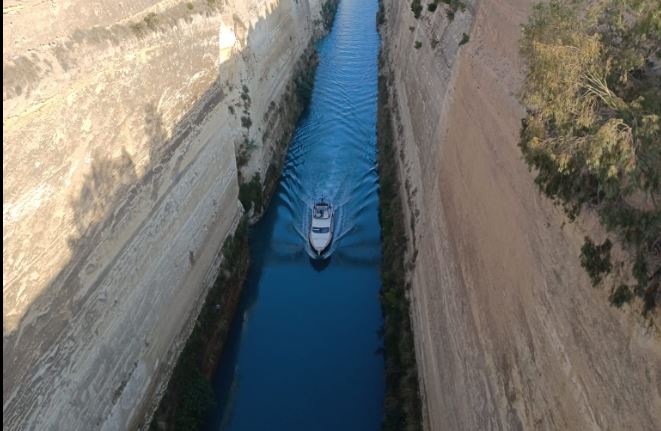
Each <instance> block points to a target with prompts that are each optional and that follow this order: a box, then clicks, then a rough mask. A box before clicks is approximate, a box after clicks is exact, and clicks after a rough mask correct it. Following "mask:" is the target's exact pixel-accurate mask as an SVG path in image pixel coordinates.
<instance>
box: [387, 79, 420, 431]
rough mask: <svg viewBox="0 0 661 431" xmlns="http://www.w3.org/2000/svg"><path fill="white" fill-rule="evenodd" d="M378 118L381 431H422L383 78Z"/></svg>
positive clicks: (403, 242)
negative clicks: (383, 386) (382, 376)
mask: <svg viewBox="0 0 661 431" xmlns="http://www.w3.org/2000/svg"><path fill="white" fill-rule="evenodd" d="M378 85H379V97H378V100H379V105H378V115H377V142H378V169H379V186H380V188H379V220H380V222H381V245H382V258H381V259H382V260H381V308H382V309H383V316H384V323H383V343H384V353H385V361H386V396H385V402H384V420H383V430H385V431H399V430H409V431H415V430H420V429H422V420H421V401H420V393H419V388H418V373H417V365H416V358H415V349H414V344H413V330H412V328H411V319H410V315H409V300H408V297H407V288H408V286H407V284H406V278H405V274H406V267H405V264H404V259H405V256H406V247H407V240H406V233H405V227H404V214H403V208H402V198H401V196H400V194H399V189H400V182H399V172H398V167H397V149H396V147H395V135H394V132H393V126H392V118H391V115H390V106H389V104H388V84H387V78H386V77H385V76H383V75H379V84H378Z"/></svg>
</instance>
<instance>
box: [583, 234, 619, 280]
mask: <svg viewBox="0 0 661 431" xmlns="http://www.w3.org/2000/svg"><path fill="white" fill-rule="evenodd" d="M612 245H613V244H612V243H611V241H610V240H609V239H606V240H605V241H604V242H603V243H602V244H600V245H595V244H594V243H593V242H592V240H591V239H590V238H588V237H587V236H586V237H585V243H584V244H583V247H581V266H582V267H583V268H585V270H586V271H587V272H588V275H589V276H590V279H591V280H592V285H593V286H596V285H597V284H599V283H600V282H601V279H602V276H603V275H604V274H608V273H610V271H611V269H612V265H611V247H612Z"/></svg>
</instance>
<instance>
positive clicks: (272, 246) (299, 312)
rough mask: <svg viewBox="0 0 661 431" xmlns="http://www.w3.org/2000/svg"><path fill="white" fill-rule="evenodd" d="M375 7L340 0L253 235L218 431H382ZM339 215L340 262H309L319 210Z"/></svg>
mask: <svg viewBox="0 0 661 431" xmlns="http://www.w3.org/2000/svg"><path fill="white" fill-rule="evenodd" d="M377 7H378V5H377V0H341V1H340V4H339V9H338V12H337V15H336V18H335V23H334V25H333V29H332V31H331V33H330V34H329V35H328V36H327V37H325V38H324V39H323V40H321V41H320V42H319V44H318V52H319V60H320V62H319V67H318V69H317V74H316V78H315V85H314V91H313V95H312V99H311V102H310V105H309V107H308V109H307V111H306V112H305V113H304V115H303V117H302V118H301V119H300V121H299V123H298V126H297V129H296V132H295V135H294V138H293V141H292V143H291V146H290V148H289V153H288V156H287V160H286V162H285V167H284V171H283V175H282V179H281V182H280V185H279V187H278V190H277V192H276V195H275V196H274V198H273V200H272V201H271V205H270V207H269V209H268V211H267V212H266V214H265V216H264V218H263V220H262V221H260V222H259V223H258V224H257V225H256V226H255V227H254V228H253V229H252V232H251V234H250V245H251V249H252V266H251V270H250V273H249V275H248V281H247V283H246V286H245V290H244V295H243V298H242V301H241V304H240V305H239V309H238V311H237V316H236V318H235V320H234V322H233V324H232V329H231V333H230V337H229V339H228V342H227V344H226V347H225V351H224V353H223V356H222V358H221V362H220V366H219V368H218V370H217V371H216V375H215V379H214V390H215V391H216V393H217V396H218V399H219V405H218V407H217V409H216V410H215V411H214V412H213V414H212V417H211V418H210V420H209V424H208V426H207V429H208V430H213V431H219V430H223V431H230V430H232V431H253V430H255V431H256V430H260V431H266V430H287V431H296V430H301V431H303V430H305V431H308V430H318V431H322V430H333V431H336V430H361V431H367V430H378V429H379V428H380V424H381V418H382V413H383V394H384V363H383V357H382V355H381V354H380V353H379V351H380V348H381V347H382V340H381V338H380V336H379V330H380V328H381V325H382V320H383V319H382V315H381V309H380V304H379V296H378V294H379V289H380V278H379V264H380V253H381V250H380V244H379V236H380V227H379V221H378V213H377V211H378V195H377V191H378V190H377V189H378V183H377V181H378V178H377V172H376V103H377V73H378V70H377V55H378V49H379V36H378V34H377V31H376V12H377ZM319 197H325V198H326V199H327V200H328V201H330V202H331V203H333V204H334V206H335V208H336V211H337V212H338V218H337V221H336V232H335V240H334V244H333V248H332V254H331V257H330V259H329V260H327V261H325V264H324V265H316V264H315V265H313V264H312V261H311V259H310V257H309V256H308V250H309V248H308V245H307V225H308V222H309V220H308V218H309V212H310V206H311V205H312V202H313V201H314V200H315V199H316V198H319Z"/></svg>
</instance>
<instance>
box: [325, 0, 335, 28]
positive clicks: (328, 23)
mask: <svg viewBox="0 0 661 431" xmlns="http://www.w3.org/2000/svg"><path fill="white" fill-rule="evenodd" d="M338 5H339V0H326V1H325V2H324V4H323V5H322V6H321V19H322V20H323V22H324V28H325V29H326V30H327V31H330V29H331V28H332V27H333V20H334V19H335V14H336V13H337V6H338Z"/></svg>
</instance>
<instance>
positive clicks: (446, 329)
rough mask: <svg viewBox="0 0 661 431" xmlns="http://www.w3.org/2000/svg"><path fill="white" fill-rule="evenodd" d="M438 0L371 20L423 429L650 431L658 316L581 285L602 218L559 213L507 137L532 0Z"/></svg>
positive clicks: (654, 422)
mask: <svg viewBox="0 0 661 431" xmlns="http://www.w3.org/2000/svg"><path fill="white" fill-rule="evenodd" d="M413 3H415V2H413ZM425 3H426V2H425ZM450 3H451V4H450V5H446V4H445V3H443V2H438V7H437V9H436V11H434V12H432V11H429V10H428V8H427V5H426V4H422V8H421V12H420V17H419V18H417V19H416V18H415V17H414V13H413V12H412V2H411V1H409V0H384V1H383V6H384V13H383V14H382V17H381V18H380V19H381V20H383V21H384V22H383V24H382V26H381V33H382V36H383V47H382V49H383V53H384V56H385V59H384V61H383V62H382V65H381V73H382V74H383V75H384V77H385V80H386V81H387V83H388V91H387V92H388V95H389V103H390V106H392V112H391V118H392V130H393V135H394V141H395V145H396V147H397V151H396V154H397V159H398V164H399V174H400V177H401V187H400V194H401V196H402V200H403V202H404V207H405V208H404V211H403V212H404V216H403V217H404V219H405V223H404V226H405V227H406V231H407V236H408V248H407V253H406V259H407V262H406V266H407V267H408V268H410V270H409V272H408V275H407V277H408V281H409V282H410V285H411V290H410V300H411V310H410V311H411V320H412V326H413V330H414V335H415V350H416V357H417V367H418V375H419V383H420V393H421V398H422V404H423V408H422V416H423V422H424V427H425V428H426V429H429V430H442V429H645V430H653V429H658V428H659V426H661V394H660V386H659V382H660V381H661V375H660V373H661V342H660V338H659V331H658V324H657V323H654V321H653V320H652V321H651V322H650V321H649V320H644V319H643V318H642V317H640V316H639V313H637V312H634V313H628V312H626V310H625V311H623V310H619V309H616V308H614V307H611V306H609V305H608V300H607V296H608V292H607V291H606V290H599V289H593V288H592V287H591V284H590V280H589V278H588V277H587V275H586V273H585V271H584V270H583V268H581V267H580V264H579V261H580V260H579V253H580V247H581V245H582V243H583V237H584V235H585V233H586V232H590V233H592V234H594V232H596V231H597V230H598V226H597V225H596V223H593V222H591V221H590V220H579V221H577V222H576V223H568V222H567V220H566V218H565V216H564V214H563V213H562V210H561V209H558V208H556V207H554V205H553V204H552V202H550V201H549V200H548V199H546V198H544V197H542V196H541V195H540V193H539V191H538V189H537V188H536V186H535V184H534V182H533V174H531V173H530V172H529V171H528V168H527V166H526V165H525V164H524V162H523V161H522V160H521V154H520V151H519V148H518V147H517V143H518V139H519V130H520V126H521V119H522V118H523V116H524V114H525V111H524V108H523V107H522V106H521V104H520V103H519V99H518V97H517V95H518V93H519V89H520V87H521V83H522V80H523V72H524V66H525V65H524V64H523V63H522V60H521V58H520V57H519V51H518V49H519V42H518V41H519V34H520V28H521V25H522V24H523V23H525V22H526V20H527V17H528V15H529V12H530V9H531V6H532V3H533V2H532V1H530V0H480V1H477V2H475V1H464V2H463V4H464V7H461V6H460V5H458V4H457V3H456V2H450ZM453 4H454V5H455V6H457V7H456V8H454V6H453ZM451 17H452V19H450V18H451Z"/></svg>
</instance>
